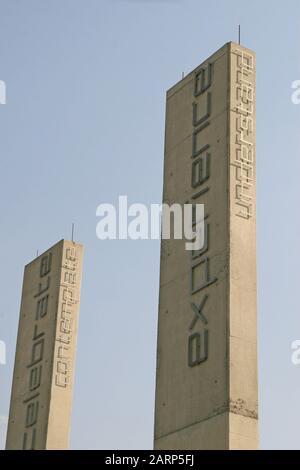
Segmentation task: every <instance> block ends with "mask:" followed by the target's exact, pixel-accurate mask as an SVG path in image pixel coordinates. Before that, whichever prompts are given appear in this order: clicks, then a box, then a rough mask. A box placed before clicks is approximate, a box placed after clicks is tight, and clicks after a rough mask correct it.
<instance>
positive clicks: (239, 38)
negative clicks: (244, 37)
mask: <svg viewBox="0 0 300 470" xmlns="http://www.w3.org/2000/svg"><path fill="white" fill-rule="evenodd" d="M239 44H241V25H240V24H239Z"/></svg>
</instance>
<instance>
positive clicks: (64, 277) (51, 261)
mask: <svg viewBox="0 0 300 470" xmlns="http://www.w3.org/2000/svg"><path fill="white" fill-rule="evenodd" d="M82 254H83V247H82V245H79V244H75V243H73V242H70V241H65V240H61V241H60V242H59V243H57V244H56V245H54V246H53V247H52V248H50V249H49V250H48V251H46V252H45V253H43V254H42V255H40V256H39V257H37V258H36V259H35V260H34V261H32V262H31V263H29V264H28V265H27V266H26V267H25V271H24V280H23V291H22V300H21V311H20V320H19V329H18V338H17V347H16V357H15V366H14V375H13V385H12V394H11V404H10V414H9V423H8V432H7V440H6V448H7V449H66V448H68V445H69V431H70V417H71V406H72V389H73V375H74V363H75V352H76V339H77V327H78V314H79V296H80V285H81V272H82Z"/></svg>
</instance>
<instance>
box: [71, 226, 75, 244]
mask: <svg viewBox="0 0 300 470" xmlns="http://www.w3.org/2000/svg"><path fill="white" fill-rule="evenodd" d="M74 227H75V224H72V242H74Z"/></svg>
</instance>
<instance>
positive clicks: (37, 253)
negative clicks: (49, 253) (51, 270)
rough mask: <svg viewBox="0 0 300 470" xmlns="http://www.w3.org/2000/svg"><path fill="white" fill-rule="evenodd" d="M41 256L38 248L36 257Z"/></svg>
mask: <svg viewBox="0 0 300 470" xmlns="http://www.w3.org/2000/svg"><path fill="white" fill-rule="evenodd" d="M38 256H39V250H36V258H37V257H38Z"/></svg>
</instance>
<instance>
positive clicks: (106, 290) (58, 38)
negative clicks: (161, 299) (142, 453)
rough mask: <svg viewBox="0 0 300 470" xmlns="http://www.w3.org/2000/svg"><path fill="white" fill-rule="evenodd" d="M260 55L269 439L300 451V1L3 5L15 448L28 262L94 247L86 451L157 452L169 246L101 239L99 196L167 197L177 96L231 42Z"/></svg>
mask: <svg viewBox="0 0 300 470" xmlns="http://www.w3.org/2000/svg"><path fill="white" fill-rule="evenodd" d="M239 23H240V24H241V25H242V44H243V45H245V46H247V47H249V48H251V49H254V50H255V51H256V53H257V177H258V181H257V204H258V224H257V230H258V281H259V283H258V305H259V312H258V313H259V373H260V375H259V385H260V434H261V448H273V449H275V448H297V449H300V439H299V422H300V403H299V396H300V395H299V392H300V365H299V366H295V365H293V364H292V362H291V342H292V341H293V340H296V339H300V315H299V302H298V298H299V267H298V266H299V259H300V257H299V254H300V253H299V251H300V249H299V247H300V244H299V238H300V230H299V229H300V223H299V201H300V198H299V195H300V187H299V174H300V158H299V155H300V148H299V147H300V145H299V130H300V129H299V127H300V126H299V124H300V105H298V106H297V105H294V104H292V102H291V83H292V81H294V80H296V79H300V48H299V43H300V42H299V30H300V28H299V27H300V3H299V1H298V0H293V1H292V0H287V1H285V2H274V0H272V1H271V0H264V1H261V0H260V1H257V0H252V1H251V2H249V1H242V0H238V1H233V0H226V1H222V2H221V1H220V0H210V1H209V2H207V1H202V0H177V1H175V0H173V1H171V0H169V1H162V0H160V1H159V0H156V1H153V0H148V1H146V0H144V1H142V0H134V1H133V0H132V1H129V0H119V1H118V0H110V1H108V0H48V1H46V0H44V1H41V0H26V1H21V0H19V1H17V0H6V1H5V0H0V80H4V81H5V82H6V86H7V104H6V105H0V149H1V154H0V155H1V171H0V193H1V194H0V196H1V197H0V204H1V232H0V256H1V258H0V259H1V263H0V286H1V295H0V340H2V341H5V342H6V346H7V365H5V366H4V365H0V447H2V446H3V445H4V433H5V429H4V428H5V424H3V423H4V422H5V417H6V416H7V415H8V407H9V398H10V388H11V379H12V370H13V362H14V349H15V341H16V333H17V325H18V317H19V305H20V296H21V286H22V276H23V267H24V264H26V263H27V262H29V261H30V260H31V259H32V258H33V257H34V256H35V254H36V250H37V249H39V250H40V252H41V251H42V250H45V249H47V248H48V247H49V246H51V245H52V244H54V243H55V242H56V241H58V240H59V239H60V238H70V234H71V223H72V222H75V223H76V232H75V238H76V240H77V241H79V242H82V243H83V244H84V245H85V260H84V277H83V287H82V297H81V312H80V327H79V338H78V352H77V365H76V385H75V393H74V406H73V419H72V438H71V446H72V448H74V449H77V448H99V449H101V448H106V449H114V448H122V449H130V448H131V449H133V448H151V447H152V439H153V408H154V385H155V354H156V323H157V305H158V283H159V277H158V274H159V242H158V241H119V242H116V241H105V242H101V241H100V240H98V239H97V238H96V233H95V228H96V222H97V219H96V215H95V212H96V207H97V205H98V204H100V203H101V202H112V203H115V202H116V201H117V198H118V195H122V194H127V195H128V198H129V203H130V202H143V203H146V204H149V203H151V202H153V203H159V202H160V201H161V194H162V168H163V138H164V112H165V92H166V90H167V89H168V88H169V87H170V86H171V85H173V84H174V83H175V82H177V81H178V80H179V79H180V78H181V74H182V72H183V71H184V72H185V73H187V72H189V71H190V70H192V69H193V68H194V67H196V66H197V65H198V64H199V63H200V62H202V61H203V60H204V59H206V57H207V56H208V55H210V54H211V53H213V52H214V51H215V50H216V49H218V48H219V47H221V46H222V45H223V44H224V43H226V42H228V41H230V40H235V41H236V40H237V25H238V24H239Z"/></svg>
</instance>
